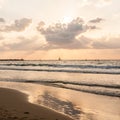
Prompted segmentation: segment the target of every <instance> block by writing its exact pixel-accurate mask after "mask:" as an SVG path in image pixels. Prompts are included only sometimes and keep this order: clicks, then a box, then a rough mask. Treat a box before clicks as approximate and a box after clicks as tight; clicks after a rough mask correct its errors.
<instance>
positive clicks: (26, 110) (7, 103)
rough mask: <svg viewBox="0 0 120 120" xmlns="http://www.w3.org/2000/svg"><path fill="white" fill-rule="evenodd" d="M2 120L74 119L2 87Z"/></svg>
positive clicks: (0, 109) (0, 115)
mask: <svg viewBox="0 0 120 120" xmlns="http://www.w3.org/2000/svg"><path fill="white" fill-rule="evenodd" d="M0 120H72V119H71V118H69V117H68V116H65V115H63V114H60V113H57V112H55V111H53V110H51V109H47V108H45V107H43V106H38V105H34V104H32V103H29V102H28V96H27V95H25V94H23V93H21V92H19V91H16V90H12V89H6V88H0Z"/></svg>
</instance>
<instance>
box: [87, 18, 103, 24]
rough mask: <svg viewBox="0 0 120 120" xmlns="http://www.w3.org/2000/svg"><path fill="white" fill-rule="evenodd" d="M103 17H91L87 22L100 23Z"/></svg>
mask: <svg viewBox="0 0 120 120" xmlns="http://www.w3.org/2000/svg"><path fill="white" fill-rule="evenodd" d="M103 20H104V19H102V18H99V17H98V18H96V19H92V20H90V21H89V22H90V23H100V22H101V21H103Z"/></svg>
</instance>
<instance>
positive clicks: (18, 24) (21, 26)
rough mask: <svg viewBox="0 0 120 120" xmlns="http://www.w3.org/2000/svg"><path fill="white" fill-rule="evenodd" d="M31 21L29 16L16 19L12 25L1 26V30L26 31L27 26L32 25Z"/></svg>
mask: <svg viewBox="0 0 120 120" xmlns="http://www.w3.org/2000/svg"><path fill="white" fill-rule="evenodd" d="M31 22H32V20H31V19H28V18H22V19H20V20H15V21H14V23H13V24H11V25H3V26H2V27H1V28H0V31H1V32H11V31H16V32H20V31H24V30H25V29H26V27H28V26H29V25H30V23H31Z"/></svg>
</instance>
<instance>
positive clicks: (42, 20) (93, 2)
mask: <svg viewBox="0 0 120 120" xmlns="http://www.w3.org/2000/svg"><path fill="white" fill-rule="evenodd" d="M119 5H120V1H119V0H0V58H24V59H57V58H58V57H61V58H63V59H120V27H119V26H120V7H119Z"/></svg>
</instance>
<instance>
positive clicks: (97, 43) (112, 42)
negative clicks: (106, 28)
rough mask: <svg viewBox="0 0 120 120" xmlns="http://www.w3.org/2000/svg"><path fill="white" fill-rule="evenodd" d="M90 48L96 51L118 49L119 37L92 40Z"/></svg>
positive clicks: (119, 44)
mask: <svg viewBox="0 0 120 120" xmlns="http://www.w3.org/2000/svg"><path fill="white" fill-rule="evenodd" d="M92 47H93V48H96V49H120V36H117V37H104V38H101V39H99V40H94V42H93V43H92Z"/></svg>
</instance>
